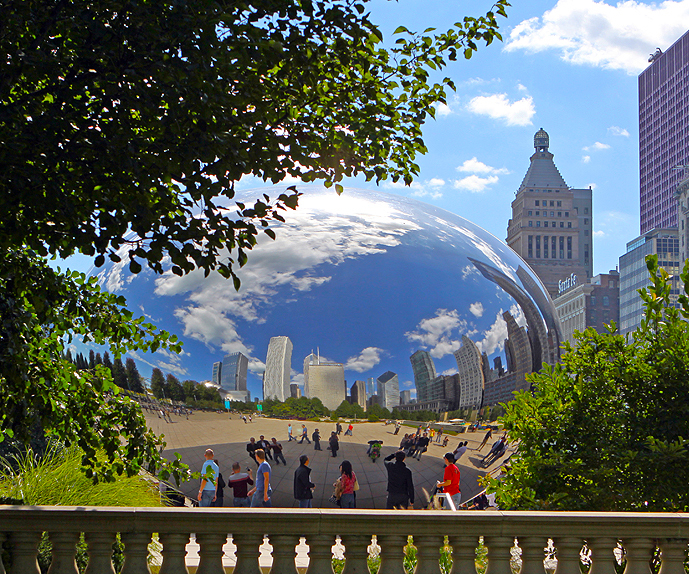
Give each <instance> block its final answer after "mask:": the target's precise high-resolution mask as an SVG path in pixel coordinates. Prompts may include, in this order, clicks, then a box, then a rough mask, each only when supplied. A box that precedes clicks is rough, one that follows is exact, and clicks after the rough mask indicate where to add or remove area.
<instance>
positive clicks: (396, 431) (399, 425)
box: [392, 421, 402, 434]
mask: <svg viewBox="0 0 689 574" xmlns="http://www.w3.org/2000/svg"><path fill="white" fill-rule="evenodd" d="M401 426H402V423H401V422H400V421H397V422H396V423H395V432H394V433H392V434H398V433H399V432H400V427H401Z"/></svg>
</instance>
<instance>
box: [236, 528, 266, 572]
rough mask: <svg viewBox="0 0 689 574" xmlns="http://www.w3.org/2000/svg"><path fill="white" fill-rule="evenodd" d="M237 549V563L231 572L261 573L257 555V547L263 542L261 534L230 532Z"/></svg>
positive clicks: (258, 552)
mask: <svg viewBox="0 0 689 574" xmlns="http://www.w3.org/2000/svg"><path fill="white" fill-rule="evenodd" d="M232 542H234V544H235V546H236V547H237V550H236V552H235V554H236V555H237V565H236V566H235V567H234V573H233V574H261V569H260V568H259V566H258V557H259V556H260V555H261V551H260V550H259V547H260V546H261V544H263V535H262V534H242V533H240V534H234V533H233V534H232Z"/></svg>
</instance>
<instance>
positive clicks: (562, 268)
mask: <svg viewBox="0 0 689 574" xmlns="http://www.w3.org/2000/svg"><path fill="white" fill-rule="evenodd" d="M549 146H550V138H549V136H548V134H547V133H546V132H545V131H544V130H543V129H540V130H538V132H536V135H535V136H534V148H535V152H534V154H533V155H532V156H531V158H530V161H531V163H530V165H529V169H528V170H527V172H526V175H525V176H524V180H523V181H522V183H521V185H520V186H519V189H518V190H517V193H516V196H515V199H514V201H513V202H512V218H511V219H510V220H509V223H508V225H507V244H508V245H509V246H510V247H511V248H512V249H513V250H514V251H516V252H517V253H518V254H519V255H520V256H521V257H522V259H524V260H525V261H526V262H527V263H528V264H529V265H530V267H531V268H532V269H533V270H534V272H535V273H536V275H538V277H539V278H540V279H541V281H542V282H543V284H544V285H545V287H546V289H547V290H548V293H550V296H551V297H556V296H557V289H558V288H557V283H558V281H559V280H560V278H561V277H562V276H564V275H570V274H571V273H574V274H576V275H579V276H581V277H586V278H590V277H592V276H593V209H592V207H593V206H592V191H591V189H590V188H589V189H572V188H570V187H569V186H568V185H567V184H566V183H565V180H564V179H563V177H562V175H561V174H560V172H559V171H558V169H557V167H556V166H555V163H554V161H553V157H554V156H553V154H552V153H550V152H549V151H548V149H549Z"/></svg>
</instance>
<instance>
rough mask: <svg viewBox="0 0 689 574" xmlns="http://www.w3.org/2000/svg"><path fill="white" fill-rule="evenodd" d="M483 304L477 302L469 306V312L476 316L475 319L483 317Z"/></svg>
mask: <svg viewBox="0 0 689 574" xmlns="http://www.w3.org/2000/svg"><path fill="white" fill-rule="evenodd" d="M483 311H484V309H483V303H481V301H476V302H475V303H472V304H471V305H469V312H470V313H471V314H472V315H473V316H474V317H482V316H483Z"/></svg>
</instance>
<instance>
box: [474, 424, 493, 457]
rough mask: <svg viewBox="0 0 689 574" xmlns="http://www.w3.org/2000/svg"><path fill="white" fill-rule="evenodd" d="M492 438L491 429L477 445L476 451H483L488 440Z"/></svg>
mask: <svg viewBox="0 0 689 574" xmlns="http://www.w3.org/2000/svg"><path fill="white" fill-rule="evenodd" d="M492 436H493V429H488V432H487V433H486V436H484V437H483V442H482V443H481V444H480V445H479V447H478V448H477V449H476V450H477V451H479V452H481V451H482V450H483V447H484V446H486V443H487V442H488V441H489V440H490V438H491V437H492Z"/></svg>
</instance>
